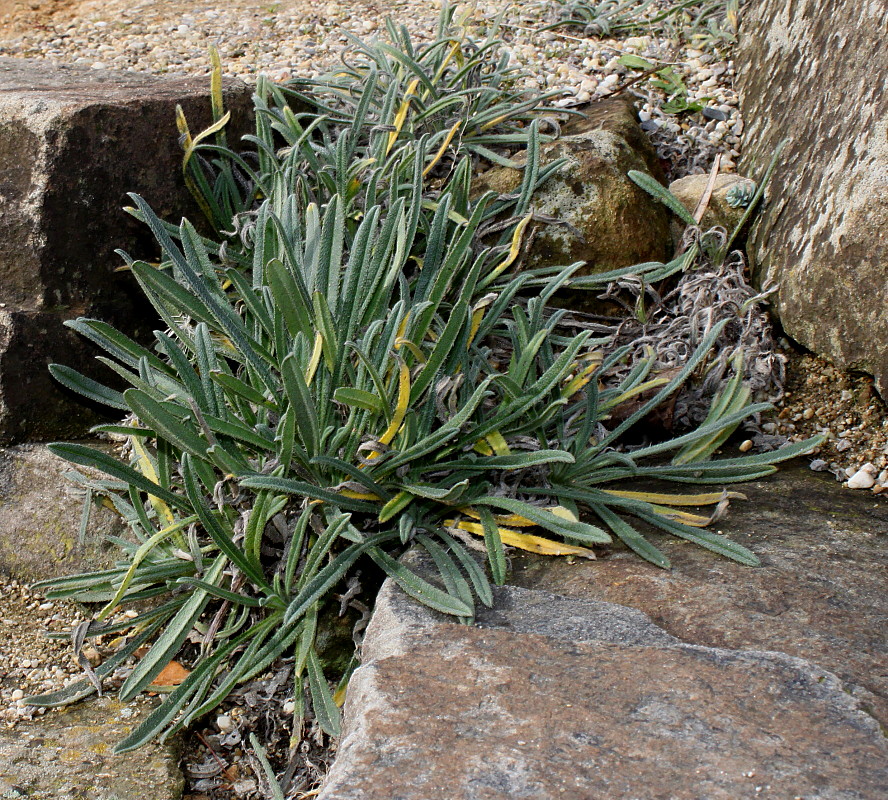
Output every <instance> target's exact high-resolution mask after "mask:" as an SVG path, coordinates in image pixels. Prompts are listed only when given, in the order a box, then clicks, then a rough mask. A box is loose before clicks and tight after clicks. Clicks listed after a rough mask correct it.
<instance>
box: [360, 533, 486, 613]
mask: <svg viewBox="0 0 888 800" xmlns="http://www.w3.org/2000/svg"><path fill="white" fill-rule="evenodd" d="M369 555H370V558H372V559H373V560H374V561H375V562H376V563H377V564H379V566H380V567H382V569H383V570H384V571H385V574H386V575H388V576H389V577H390V578H392V579H393V580H394V581H395V582H396V583H397V584H398V586H400V587H401V588H402V589H403V590H404V591H405V592H406V593H407V594H409V595H410V596H411V597H412V598H414V599H415V600H418V601H419V602H420V603H422V604H423V605H426V606H428V607H429V608H433V609H435V611H440V612H441V613H443V614H452V615H453V616H455V617H472V616H474V610H473V609H472V608H471V607H470V606H468V605H466V603H464V602H463V601H462V600H460V599H459V598H457V597H453V596H452V595H450V594H448V593H447V592H443V591H441V590H440V589H438V588H437V587H436V586H432V584H430V583H429V582H428V581H426V580H423V579H422V578H420V577H419V575H417V574H416V573H414V572H412V571H411V570H410V569H409V568H407V567H406V566H404V565H403V564H401V563H400V562H399V561H395V559H393V558H392V557H391V556H390V555H389V554H388V553H386V552H384V551H382V550H380V549H379V548H373V549H371V550H369Z"/></svg>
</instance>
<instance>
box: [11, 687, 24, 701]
mask: <svg viewBox="0 0 888 800" xmlns="http://www.w3.org/2000/svg"><path fill="white" fill-rule="evenodd" d="M24 696H25V693H24V692H23V691H22V690H21V689H16V690H15V691H14V692H13V693H12V699H13V700H14V701H16V702H17V701H19V700H21V699H22V698H23V697H24Z"/></svg>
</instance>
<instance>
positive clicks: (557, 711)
mask: <svg viewBox="0 0 888 800" xmlns="http://www.w3.org/2000/svg"><path fill="white" fill-rule="evenodd" d="M567 620H572V621H573V622H574V626H571V625H569V624H564V623H565V621H567ZM480 621H481V624H482V625H485V624H486V625H491V626H493V627H482V628H471V627H466V626H460V625H456V624H454V623H452V622H448V621H446V620H444V619H441V618H440V616H439V615H435V614H434V613H433V612H429V611H427V610H425V609H422V608H418V607H417V606H416V605H415V603H414V602H413V601H412V600H409V599H408V598H406V596H405V595H403V594H402V593H401V592H400V590H399V589H397V588H396V587H395V586H394V584H393V583H392V582H391V581H389V582H388V583H387V585H386V587H384V589H383V591H382V593H381V595H380V597H379V600H378V602H377V609H376V611H375V613H374V617H373V620H372V621H371V623H370V627H369V628H368V630H367V636H366V639H365V642H364V652H363V664H362V666H361V667H360V668H359V669H358V670H357V671H356V672H355V673H354V675H353V676H352V679H351V682H350V685H349V690H348V697H347V700H346V710H345V725H344V731H343V737H342V739H341V742H340V745H339V750H338V753H337V758H336V761H335V762H334V764H333V766H332V768H331V770H330V772H329V774H328V776H327V781H326V783H325V785H324V787H323V789H322V791H321V794H320V798H321V800H377V799H378V800H437V798H448V800H463V799H464V800H507V798H509V799H511V798H515V797H522V798H532V799H533V800H555V798H559V800H560V799H561V798H563V799H564V800H591V799H592V798H610V797H624V798H639V800H642V798H643V800H698V798H702V797H705V798H707V800H736V798H739V797H758V796H772V797H775V798H776V797H781V798H796V797H804V798H806V800H807V799H808V798H810V799H811V800H814V799H815V798H816V799H818V800H827V799H829V800H838V798H849V799H850V798H864V797H867V798H868V797H879V796H881V795H882V794H883V793H884V792H886V791H888V769H886V767H885V764H886V756H888V744H886V740H885V738H884V736H883V735H882V733H881V730H880V728H879V725H878V723H877V722H876V721H875V720H874V719H873V718H872V717H870V716H869V715H868V714H867V713H865V712H864V711H863V710H861V708H860V706H859V704H858V702H857V701H856V700H855V699H854V698H853V697H851V696H849V695H848V694H847V693H846V692H845V691H844V687H843V685H842V683H841V681H839V680H838V679H837V678H836V676H835V675H832V674H831V673H829V672H827V671H825V670H823V669H821V668H820V667H818V666H816V665H814V664H812V663H810V662H808V661H804V660H802V659H797V658H791V657H789V656H785V655H783V654H780V653H766V652H754V651H732V650H723V649H717V648H709V647H699V646H693V645H687V644H684V643H682V642H680V641H678V640H677V639H675V638H673V637H671V636H669V635H667V634H665V633H664V632H663V631H661V630H659V629H658V628H657V627H656V626H655V625H653V624H652V623H651V621H650V619H649V618H647V617H646V616H645V615H644V614H639V613H638V612H637V611H632V610H630V609H625V608H621V607H620V606H614V605H612V604H608V603H595V602H589V601H575V600H567V599H565V598H558V597H556V596H553V595H551V594H548V593H543V592H533V591H521V590H520V589H519V590H515V589H505V590H501V591H499V592H498V593H497V597H496V609H495V611H494V612H493V613H492V614H488V615H486V616H482V618H481V620H480ZM571 627H575V631H573V632H572V631H571Z"/></svg>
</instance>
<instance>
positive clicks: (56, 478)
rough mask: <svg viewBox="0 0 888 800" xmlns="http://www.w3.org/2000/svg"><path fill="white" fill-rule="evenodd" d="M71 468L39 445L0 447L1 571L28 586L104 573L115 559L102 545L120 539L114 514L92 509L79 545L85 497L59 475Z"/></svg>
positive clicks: (113, 550) (109, 548) (113, 549)
mask: <svg viewBox="0 0 888 800" xmlns="http://www.w3.org/2000/svg"><path fill="white" fill-rule="evenodd" d="M73 468H74V466H73V465H72V464H69V463H68V462H67V461H63V460H62V459H60V458H58V457H57V456H54V455H53V454H52V453H50V452H49V450H47V449H46V447H45V446H43V445H20V446H18V447H11V448H7V449H3V448H0V572H3V573H5V574H8V575H12V576H13V577H15V578H17V579H19V580H21V581H23V582H26V583H30V582H33V581H38V580H43V579H46V578H56V577H59V576H60V575H67V574H71V573H74V572H78V571H82V570H91V569H104V568H106V567H108V566H111V565H112V564H113V563H114V561H115V560H116V559H117V558H118V557H119V553H120V551H119V549H118V548H117V547H116V546H110V545H109V544H108V543H107V542H106V541H105V538H104V537H105V536H106V535H111V534H114V535H120V534H121V531H122V525H121V523H120V518H119V517H118V515H117V514H116V513H114V512H112V511H110V510H109V509H107V508H104V507H101V508H96V507H93V509H92V512H91V517H90V525H89V529H88V531H87V536H86V538H85V540H84V541H83V542H79V541H78V531H79V529H80V518H81V511H82V508H83V496H82V494H81V493H80V492H79V491H78V488H77V487H76V486H75V485H74V484H73V483H71V482H70V481H69V480H67V479H66V478H64V477H63V475H64V473H65V472H68V471H70V470H71V469H73Z"/></svg>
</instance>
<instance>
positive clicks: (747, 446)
mask: <svg viewBox="0 0 888 800" xmlns="http://www.w3.org/2000/svg"><path fill="white" fill-rule="evenodd" d="M750 450H752V439H746V440H745V441H743V442H741V443H740V452H741V453H748V452H749V451H750Z"/></svg>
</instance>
